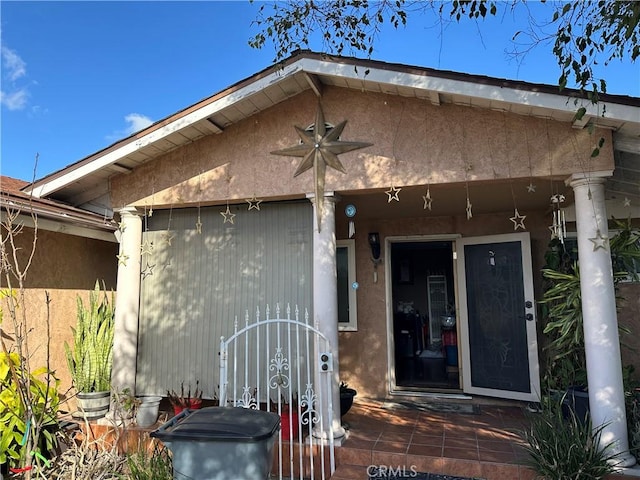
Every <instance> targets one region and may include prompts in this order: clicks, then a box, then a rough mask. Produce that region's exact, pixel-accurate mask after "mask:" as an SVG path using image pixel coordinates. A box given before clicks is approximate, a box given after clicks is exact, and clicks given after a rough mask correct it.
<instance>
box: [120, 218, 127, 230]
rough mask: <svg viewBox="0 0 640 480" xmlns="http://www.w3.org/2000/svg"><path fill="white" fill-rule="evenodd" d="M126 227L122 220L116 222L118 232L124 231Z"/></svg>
mask: <svg viewBox="0 0 640 480" xmlns="http://www.w3.org/2000/svg"><path fill="white" fill-rule="evenodd" d="M126 229H127V224H126V223H124V221H122V220H121V221H120V222H118V230H120V233H124V231H125V230H126Z"/></svg>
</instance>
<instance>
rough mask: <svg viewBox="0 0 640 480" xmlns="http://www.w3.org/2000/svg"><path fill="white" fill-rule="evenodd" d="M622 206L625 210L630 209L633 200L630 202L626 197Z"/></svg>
mask: <svg viewBox="0 0 640 480" xmlns="http://www.w3.org/2000/svg"><path fill="white" fill-rule="evenodd" d="M622 206H623V207H625V208H629V207H630V206H631V200H629V199H628V198H627V197H624V200H623V201H622Z"/></svg>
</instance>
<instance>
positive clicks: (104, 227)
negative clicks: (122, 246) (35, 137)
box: [0, 176, 117, 242]
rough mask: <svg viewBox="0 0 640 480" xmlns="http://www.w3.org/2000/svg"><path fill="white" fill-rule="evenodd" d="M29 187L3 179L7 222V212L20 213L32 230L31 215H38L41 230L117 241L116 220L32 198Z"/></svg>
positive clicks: (0, 206) (0, 201)
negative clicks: (24, 190)
mask: <svg viewBox="0 0 640 480" xmlns="http://www.w3.org/2000/svg"><path fill="white" fill-rule="evenodd" d="M27 185H29V183H28V182H25V181H23V180H18V179H17V178H11V177H6V176H1V177H0V210H1V212H0V214H1V215H2V218H3V221H4V218H5V215H6V214H7V211H14V212H19V218H20V221H21V222H23V223H24V224H25V225H27V226H30V227H31V226H33V221H32V219H31V213H34V214H35V215H36V216H37V221H38V228H40V229H43V230H51V231H57V232H64V233H67V234H70V235H79V236H82V237H88V238H96V239H100V240H106V241H109V242H115V241H116V237H115V235H114V232H115V231H116V228H117V225H116V224H115V223H114V221H113V219H111V218H105V217H104V216H102V217H101V216H100V215H97V214H95V213H91V212H87V211H86V210H82V209H79V208H76V207H71V206H68V205H63V204H61V203H59V202H56V201H53V200H48V199H42V198H35V197H32V196H30V195H28V194H27V193H25V192H23V191H21V189H24V187H26V186H27Z"/></svg>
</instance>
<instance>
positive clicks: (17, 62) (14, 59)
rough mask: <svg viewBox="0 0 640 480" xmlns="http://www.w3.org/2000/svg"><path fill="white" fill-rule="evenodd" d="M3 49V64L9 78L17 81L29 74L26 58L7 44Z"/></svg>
mask: <svg viewBox="0 0 640 480" xmlns="http://www.w3.org/2000/svg"><path fill="white" fill-rule="evenodd" d="M1 51H2V64H3V67H4V71H5V72H6V76H7V78H8V79H9V80H11V81H12V82H15V81H16V80H18V79H19V78H21V77H24V76H25V75H26V74H27V64H26V63H24V60H22V58H20V56H19V55H18V54H17V53H16V52H14V51H13V50H11V49H10V48H7V47H5V46H3V47H2V49H1Z"/></svg>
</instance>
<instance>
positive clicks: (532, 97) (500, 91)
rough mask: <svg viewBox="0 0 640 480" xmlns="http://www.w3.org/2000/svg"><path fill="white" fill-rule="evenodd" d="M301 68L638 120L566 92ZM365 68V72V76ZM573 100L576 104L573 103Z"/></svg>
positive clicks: (631, 111)
mask: <svg viewBox="0 0 640 480" xmlns="http://www.w3.org/2000/svg"><path fill="white" fill-rule="evenodd" d="M301 62H302V66H303V69H304V70H305V71H307V72H310V73H316V74H319V75H333V76H338V77H343V78H351V79H353V80H363V81H369V82H377V83H383V84H388V85H398V86H404V87H408V88H415V89H419V90H425V91H434V92H438V93H440V94H456V95H464V96H469V97H475V98H482V99H488V100H494V101H497V102H504V103H516V104H521V105H528V106H532V107H539V108H546V109H550V110H560V111H564V112H571V113H573V112H575V111H576V110H577V109H578V108H579V107H581V106H582V107H585V108H586V109H587V112H586V114H585V115H592V116H593V117H598V116H601V115H602V110H603V108H604V107H606V114H605V115H604V117H605V118H607V119H612V120H620V121H625V122H633V123H640V108H638V107H634V106H630V105H624V104H620V103H607V102H604V101H602V102H599V103H598V104H595V105H594V104H592V103H591V102H590V101H589V100H588V99H576V98H575V97H569V96H567V95H562V94H561V93H558V94H551V93H545V92H535V91H531V90H521V89H516V88H509V87H499V86H494V85H485V84H482V83H476V82H472V81H465V80H453V79H448V78H440V77H435V76H428V75H416V74H412V73H404V72H398V71H394V70H385V69H378V68H374V67H362V68H359V69H358V71H356V70H355V69H354V68H353V65H344V64H335V63H332V62H323V61H321V60H314V59H303V60H302V61H301ZM365 71H366V72H368V73H367V74H366V75H365ZM575 100H578V103H577V104H575V103H574V102H575Z"/></svg>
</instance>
